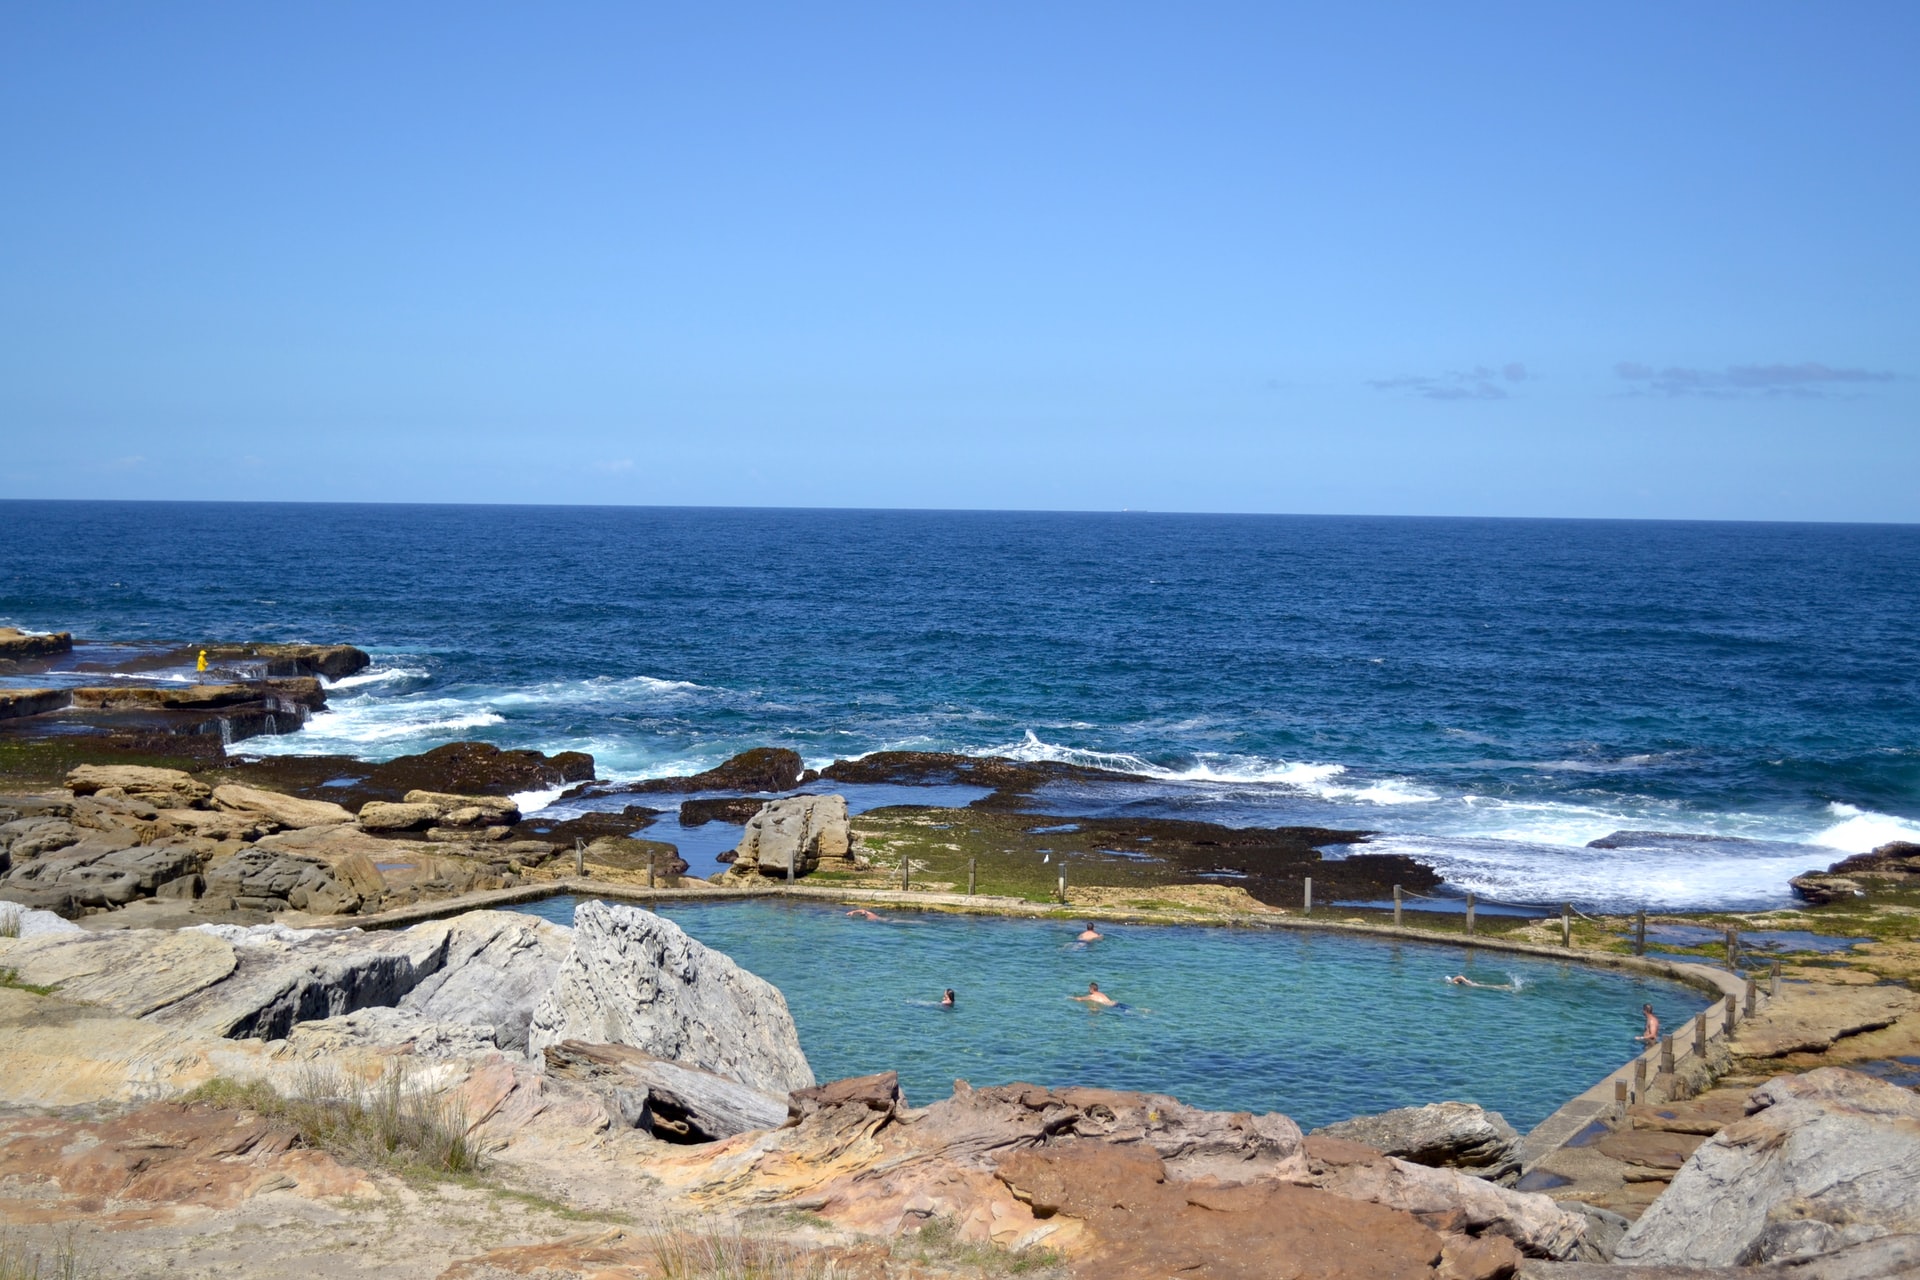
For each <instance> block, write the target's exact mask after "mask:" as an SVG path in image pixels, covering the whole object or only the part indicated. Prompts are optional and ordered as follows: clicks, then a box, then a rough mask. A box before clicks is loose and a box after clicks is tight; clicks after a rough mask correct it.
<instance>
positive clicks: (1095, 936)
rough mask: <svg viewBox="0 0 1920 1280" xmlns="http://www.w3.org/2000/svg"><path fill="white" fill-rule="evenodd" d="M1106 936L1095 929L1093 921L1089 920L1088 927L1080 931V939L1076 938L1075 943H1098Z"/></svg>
mask: <svg viewBox="0 0 1920 1280" xmlns="http://www.w3.org/2000/svg"><path fill="white" fill-rule="evenodd" d="M1105 936H1106V935H1105V934H1103V933H1101V932H1100V931H1099V930H1098V929H1096V928H1094V927H1093V921H1091V920H1089V921H1087V927H1086V928H1084V929H1082V930H1081V931H1080V936H1079V937H1078V938H1075V939H1074V941H1075V942H1098V941H1100V939H1101V938H1103V937H1105Z"/></svg>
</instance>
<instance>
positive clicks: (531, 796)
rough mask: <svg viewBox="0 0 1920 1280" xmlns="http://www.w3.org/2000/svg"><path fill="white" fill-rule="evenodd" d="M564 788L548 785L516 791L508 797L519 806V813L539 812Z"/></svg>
mask: <svg viewBox="0 0 1920 1280" xmlns="http://www.w3.org/2000/svg"><path fill="white" fill-rule="evenodd" d="M566 790H567V788H566V787H548V788H546V789H544V790H540V791H516V792H514V793H513V795H512V796H511V797H510V798H511V799H512V801H513V802H514V803H515V804H517V805H519V806H520V812H521V814H522V815H525V814H529V813H538V812H540V810H542V809H544V808H546V807H547V806H548V805H550V804H552V803H553V802H554V801H555V800H558V799H559V798H560V796H561V793H563V792H564V791H566Z"/></svg>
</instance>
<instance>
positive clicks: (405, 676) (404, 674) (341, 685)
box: [320, 667, 429, 693]
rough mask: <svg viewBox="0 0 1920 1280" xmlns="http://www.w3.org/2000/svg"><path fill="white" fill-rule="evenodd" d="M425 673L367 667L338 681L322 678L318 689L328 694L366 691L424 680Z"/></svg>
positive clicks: (402, 669)
mask: <svg viewBox="0 0 1920 1280" xmlns="http://www.w3.org/2000/svg"><path fill="white" fill-rule="evenodd" d="M428 674H429V673H427V672H425V671H421V670H418V669H417V668H414V667H369V668H368V669H367V670H365V671H361V672H358V673H356V674H354V675H350V676H341V677H340V678H339V679H338V680H328V679H326V678H325V677H322V678H321V680H320V687H321V688H323V689H325V690H326V691H327V692H328V693H332V692H334V691H336V690H339V689H366V688H369V687H371V686H375V685H384V684H400V683H403V682H405V681H409V680H425V679H427V678H428Z"/></svg>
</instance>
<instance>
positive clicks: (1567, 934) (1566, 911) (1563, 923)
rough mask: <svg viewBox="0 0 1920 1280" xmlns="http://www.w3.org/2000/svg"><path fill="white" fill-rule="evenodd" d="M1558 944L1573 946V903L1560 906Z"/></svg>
mask: <svg viewBox="0 0 1920 1280" xmlns="http://www.w3.org/2000/svg"><path fill="white" fill-rule="evenodd" d="M1560 945H1561V946H1563V947H1567V948H1569V949H1571V948H1572V947H1573V904H1572V903H1571V902H1569V903H1567V904H1566V905H1565V906H1563V907H1561V908H1560Z"/></svg>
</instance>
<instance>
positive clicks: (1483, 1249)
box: [1434, 1235, 1520, 1280]
mask: <svg viewBox="0 0 1920 1280" xmlns="http://www.w3.org/2000/svg"><path fill="white" fill-rule="evenodd" d="M1519 1267H1520V1250H1519V1249H1518V1248H1516V1247H1515V1246H1514V1243H1513V1241H1511V1240H1509V1239H1507V1238H1506V1237H1505V1236H1480V1237H1477V1238H1476V1237H1474V1236H1466V1235H1449V1236H1448V1237H1447V1238H1446V1240H1445V1242H1444V1244H1443V1245H1442V1247H1441V1251H1440V1266H1439V1267H1438V1268H1437V1269H1436V1270H1435V1272H1434V1280H1506V1278H1507V1277H1508V1276H1510V1275H1512V1274H1513V1273H1514V1272H1515V1271H1517V1270H1519Z"/></svg>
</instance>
